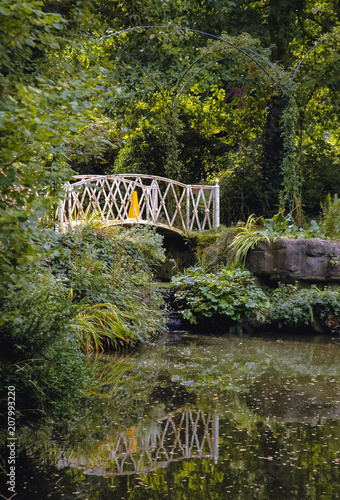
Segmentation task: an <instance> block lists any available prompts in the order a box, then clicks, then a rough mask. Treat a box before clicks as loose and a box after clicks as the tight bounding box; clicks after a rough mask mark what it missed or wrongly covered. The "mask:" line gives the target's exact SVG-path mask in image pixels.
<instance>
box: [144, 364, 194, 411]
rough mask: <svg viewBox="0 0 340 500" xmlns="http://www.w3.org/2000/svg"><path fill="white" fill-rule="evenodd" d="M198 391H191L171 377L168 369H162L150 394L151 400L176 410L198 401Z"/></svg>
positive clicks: (168, 408)
mask: <svg viewBox="0 0 340 500" xmlns="http://www.w3.org/2000/svg"><path fill="white" fill-rule="evenodd" d="M196 396H197V395H196V391H195V392H189V391H188V389H187V387H185V385H183V384H181V383H178V382H175V381H173V380H172V379H171V374H170V372H169V371H168V370H162V371H161V372H160V373H159V374H158V376H157V380H156V383H155V387H154V389H153V390H152V392H151V394H150V400H151V401H154V402H159V403H163V404H164V405H165V407H166V410H167V411H169V410H175V409H176V408H180V407H181V406H183V405H185V404H194V403H195V401H196Z"/></svg>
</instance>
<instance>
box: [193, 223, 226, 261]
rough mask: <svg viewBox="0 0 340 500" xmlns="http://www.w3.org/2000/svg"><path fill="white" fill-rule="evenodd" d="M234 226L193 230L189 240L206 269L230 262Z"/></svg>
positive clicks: (198, 259)
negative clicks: (229, 250)
mask: <svg viewBox="0 0 340 500" xmlns="http://www.w3.org/2000/svg"><path fill="white" fill-rule="evenodd" d="M232 235H233V228H228V227H225V226H220V227H219V228H218V230H211V231H203V232H201V233H199V232H198V231H197V232H192V233H189V235H188V242H189V245H191V246H192V247H193V248H194V251H195V258H196V262H197V264H198V266H199V267H201V268H203V269H205V270H210V271H212V270H214V269H218V268H220V266H221V265H227V264H228V263H229V256H228V246H229V243H230V240H231V238H232Z"/></svg>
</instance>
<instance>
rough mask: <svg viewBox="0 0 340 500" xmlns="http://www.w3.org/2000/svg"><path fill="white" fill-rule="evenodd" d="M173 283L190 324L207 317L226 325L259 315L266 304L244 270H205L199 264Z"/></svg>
mask: <svg viewBox="0 0 340 500" xmlns="http://www.w3.org/2000/svg"><path fill="white" fill-rule="evenodd" d="M172 283H173V285H174V289H175V297H176V300H177V302H178V304H179V308H180V309H181V312H182V314H183V317H184V318H185V319H188V320H189V321H190V322H191V323H193V324H197V322H198V321H202V320H207V319H210V321H211V320H215V321H216V320H217V322H219V323H220V326H221V325H222V327H224V328H225V327H228V326H230V325H231V324H233V323H235V322H240V321H242V320H244V319H249V318H252V319H255V318H257V319H259V318H260V316H261V311H260V310H262V309H266V308H267V307H268V305H269V303H268V299H267V297H266V295H265V294H264V292H263V291H262V290H261V289H260V288H259V287H258V286H256V285H255V279H254V277H253V276H252V275H251V273H250V272H249V271H246V270H241V269H237V268H236V269H227V268H225V267H224V268H222V270H221V271H220V272H219V273H209V274H207V273H205V272H204V271H203V269H201V268H189V269H187V270H186V272H185V273H184V274H183V275H181V276H178V277H174V278H173V279H172Z"/></svg>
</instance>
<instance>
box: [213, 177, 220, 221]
mask: <svg viewBox="0 0 340 500" xmlns="http://www.w3.org/2000/svg"><path fill="white" fill-rule="evenodd" d="M219 227H220V184H219V180H218V179H216V181H215V187H214V228H215V229H217V228H219Z"/></svg>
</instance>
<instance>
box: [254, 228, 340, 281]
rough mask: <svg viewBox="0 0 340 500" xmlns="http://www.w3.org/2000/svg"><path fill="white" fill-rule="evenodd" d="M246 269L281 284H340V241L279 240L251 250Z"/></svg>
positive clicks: (262, 243) (264, 243)
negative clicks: (298, 282)
mask: <svg viewBox="0 0 340 500" xmlns="http://www.w3.org/2000/svg"><path fill="white" fill-rule="evenodd" d="M246 267H247V269H249V271H251V272H253V273H254V274H255V275H257V276H259V277H260V278H269V279H272V280H273V279H275V280H280V281H282V282H286V283H289V282H294V281H311V282H325V283H326V282H340V241H338V240H337V241H330V240H318V239H315V238H313V239H289V238H278V239H276V240H273V241H271V242H270V243H268V242H266V241H263V242H260V243H259V244H258V245H257V247H255V248H254V249H253V250H250V252H249V253H248V256H247V259H246Z"/></svg>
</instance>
